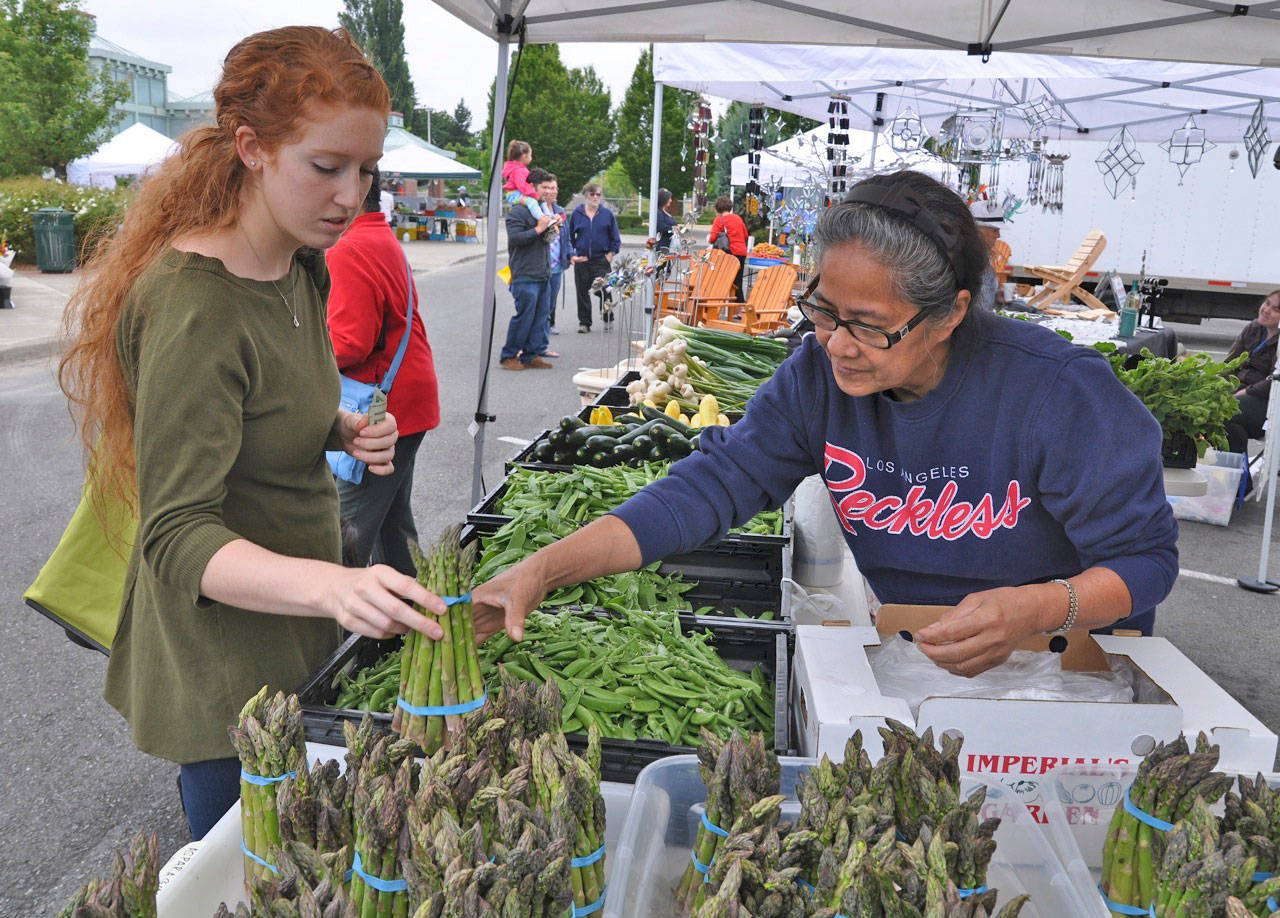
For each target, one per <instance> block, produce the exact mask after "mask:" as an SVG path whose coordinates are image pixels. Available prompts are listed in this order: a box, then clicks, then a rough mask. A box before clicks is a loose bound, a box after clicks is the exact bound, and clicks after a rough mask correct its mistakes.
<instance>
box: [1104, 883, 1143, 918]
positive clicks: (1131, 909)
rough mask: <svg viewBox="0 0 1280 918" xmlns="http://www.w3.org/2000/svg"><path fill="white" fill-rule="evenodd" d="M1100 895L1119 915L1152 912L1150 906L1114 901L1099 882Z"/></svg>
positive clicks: (1108, 906)
mask: <svg viewBox="0 0 1280 918" xmlns="http://www.w3.org/2000/svg"><path fill="white" fill-rule="evenodd" d="M1098 895H1100V896H1101V897H1102V901H1103V902H1104V903H1105V904H1106V906H1107V908H1109V909H1110V910H1111V911H1113V912H1115V913H1116V914H1117V915H1144V916H1145V915H1149V914H1150V913H1151V909H1150V907H1148V908H1138V907H1137V906H1136V905H1121V904H1120V903H1119V902H1112V901H1111V900H1110V899H1108V898H1107V894H1106V893H1104V892H1103V891H1102V884H1101V883H1099V884H1098Z"/></svg>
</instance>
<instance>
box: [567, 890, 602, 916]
mask: <svg viewBox="0 0 1280 918" xmlns="http://www.w3.org/2000/svg"><path fill="white" fill-rule="evenodd" d="M608 894H609V886H608V884H605V887H604V889H602V890H600V898H599V899H597V900H596V901H594V902H592V903H591V904H590V905H584V906H582V907H581V908H579V907H578V906H576V905H575V906H574V907H573V918H581V916H583V915H590V914H591V913H592V912H597V911H599V910H600V909H601V908H603V907H604V897H605V896H607V895H608Z"/></svg>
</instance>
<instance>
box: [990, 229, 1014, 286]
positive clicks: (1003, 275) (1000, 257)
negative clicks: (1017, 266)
mask: <svg viewBox="0 0 1280 918" xmlns="http://www.w3.org/2000/svg"><path fill="white" fill-rule="evenodd" d="M1011 255H1013V250H1012V249H1010V248H1009V243H1007V242H1005V241H1004V240H1003V239H997V240H996V241H995V242H993V243H991V270H992V271H994V272H995V275H996V283H997V284H1007V283H1008V282H1009V258H1010V256H1011Z"/></svg>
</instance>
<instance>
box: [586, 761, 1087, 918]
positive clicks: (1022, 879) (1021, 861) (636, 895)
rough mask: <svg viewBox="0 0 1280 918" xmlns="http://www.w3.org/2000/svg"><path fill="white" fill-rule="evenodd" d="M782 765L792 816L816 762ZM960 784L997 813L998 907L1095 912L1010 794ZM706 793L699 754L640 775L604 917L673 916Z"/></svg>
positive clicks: (1039, 912)
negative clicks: (1024, 897)
mask: <svg viewBox="0 0 1280 918" xmlns="http://www.w3.org/2000/svg"><path fill="white" fill-rule="evenodd" d="M781 763H782V789H781V792H782V793H783V794H786V795H787V797H788V803H787V804H784V805H783V812H784V814H785V815H786V816H788V817H789V818H793V819H794V818H795V817H796V816H797V815H798V814H799V803H798V801H797V799H796V780H797V779H798V778H799V776H800V775H801V774H802V773H804V772H805V771H807V770H808V769H809V768H811V767H812V766H813V765H815V764H816V762H815V760H813V759H803V758H783V759H781ZM961 784H962V788H963V789H964V790H965V791H966V792H968V791H971V790H973V789H974V788H976V787H977V786H978V785H979V784H985V785H986V787H987V804H986V806H985V807H984V808H983V813H982V816H983V818H987V817H989V816H1000V817H1002V820H1003V821H1002V822H1001V823H1000V828H999V829H998V830H997V831H996V836H995V838H996V844H997V848H996V853H995V857H994V858H993V859H992V861H991V866H990V869H989V870H988V873H987V883H988V885H990V886H992V887H995V888H997V889H999V890H1000V903H1001V904H1003V903H1004V902H1007V901H1008V900H1009V899H1011V898H1012V897H1013V896H1015V895H1018V894H1020V893H1024V892H1025V893H1028V894H1029V895H1030V896H1031V901H1030V902H1029V903H1028V904H1027V906H1026V908H1024V909H1023V910H1022V914H1023V915H1024V916H1026V918H1066V916H1072V918H1076V916H1090V915H1094V914H1097V911H1096V909H1094V908H1093V907H1092V906H1093V905H1094V904H1095V903H1097V901H1098V900H1097V897H1096V895H1095V896H1094V897H1093V899H1086V898H1084V897H1083V896H1082V895H1081V894H1080V892H1079V890H1078V889H1077V888H1076V885H1075V884H1074V883H1072V881H1071V879H1070V878H1069V877H1068V876H1067V873H1066V870H1065V869H1064V868H1063V866H1062V864H1061V863H1060V861H1059V860H1058V857H1057V855H1056V854H1054V852H1053V849H1052V848H1051V847H1050V846H1049V843H1048V841H1047V840H1046V839H1045V837H1044V835H1043V834H1042V833H1041V832H1040V831H1039V829H1038V828H1037V826H1036V825H1035V823H1034V822H1033V821H1032V819H1031V816H1030V814H1029V813H1028V812H1027V810H1026V807H1024V806H1023V805H1022V804H1021V803H1020V802H1019V801H1018V799H1017V798H1016V797H1015V796H1014V794H1013V792H1012V791H1010V790H1009V789H1008V788H1006V787H1002V786H1001V785H999V784H993V783H990V782H988V781H986V780H984V779H983V778H981V777H978V776H972V775H966V776H965V777H964V778H963V779H962V782H961ZM706 797H707V791H706V788H705V787H704V786H703V784H702V779H701V778H700V777H699V774H698V759H697V756H692V755H677V756H671V757H670V758H666V759H662V760H661V761H658V762H654V763H653V764H651V765H648V766H646V767H645V769H644V771H642V772H640V776H639V777H638V778H637V779H636V787H635V794H634V796H633V798H632V803H631V811H630V813H629V814H628V816H627V824H626V825H625V826H624V827H623V829H622V837H621V839H620V840H619V842H618V845H617V847H616V848H610V861H609V870H608V883H609V899H608V901H607V902H606V903H605V907H604V911H603V914H604V915H605V916H606V918H653V916H658V915H671V914H674V895H673V892H674V890H675V888H676V886H677V885H678V884H679V882H680V877H681V875H682V874H683V873H684V870H685V867H686V866H687V865H688V863H689V856H690V853H691V851H692V846H693V840H694V837H695V835H696V832H697V826H698V823H699V821H700V819H701V813H702V805H703V804H704V802H705V801H706ZM1099 907H1100V906H1099ZM1102 914H1104V915H1105V914H1106V913H1105V912H1102Z"/></svg>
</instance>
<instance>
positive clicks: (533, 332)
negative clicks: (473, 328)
mask: <svg viewBox="0 0 1280 918" xmlns="http://www.w3.org/2000/svg"><path fill="white" fill-rule="evenodd" d="M550 292H551V291H550V289H549V287H548V285H547V279H546V278H545V277H530V276H529V275H527V274H519V275H516V276H515V277H513V278H511V298H512V299H514V300H515V301H516V314H515V315H514V316H512V317H511V322H510V324H508V325H507V340H506V343H505V344H503V345H502V353H501V356H500V357H499V358H498V359H499V360H509V359H511V358H512V357H514V356H516V354H519V355H520V362H521V363H529V362H530V361H531V360H533V358H535V357H539V356H541V355H542V354H545V353H546V352H547V321H548V318H549V317H550V315H551V299H550V297H549V296H548V294H549V293H550Z"/></svg>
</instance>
